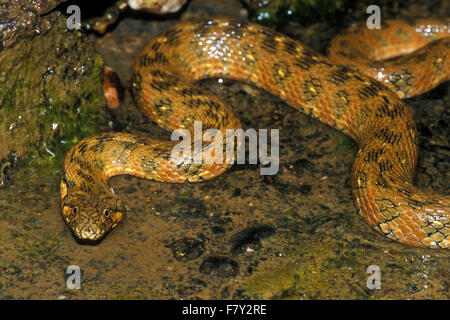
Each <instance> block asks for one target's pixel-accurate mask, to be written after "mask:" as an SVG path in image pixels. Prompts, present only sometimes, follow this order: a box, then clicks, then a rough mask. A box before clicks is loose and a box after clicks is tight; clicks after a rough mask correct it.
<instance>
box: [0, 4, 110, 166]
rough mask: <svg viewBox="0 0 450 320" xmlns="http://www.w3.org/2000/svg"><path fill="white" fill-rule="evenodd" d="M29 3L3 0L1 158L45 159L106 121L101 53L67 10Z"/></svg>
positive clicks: (0, 6)
mask: <svg viewBox="0 0 450 320" xmlns="http://www.w3.org/2000/svg"><path fill="white" fill-rule="evenodd" d="M57 2H58V1H57ZM30 3H32V1H28V0H16V1H13V2H11V1H7V2H6V1H3V0H0V161H1V160H2V159H5V158H7V157H8V156H9V155H11V154H12V153H14V154H16V155H18V156H23V155H25V154H27V155H28V156H29V157H32V158H33V159H36V160H38V163H43V162H45V161H43V160H48V159H53V158H54V157H55V154H58V153H64V152H65V151H67V150H68V148H69V147H70V146H71V145H73V144H74V143H76V142H77V141H79V140H80V139H81V138H83V137H85V136H88V135H90V134H92V133H94V132H95V131H96V130H97V128H98V126H99V124H100V123H104V122H105V121H106V112H105V108H104V106H105V100H104V97H103V93H102V89H101V75H102V68H103V60H102V58H101V56H100V55H99V54H98V53H97V52H96V51H95V50H94V46H93V44H92V43H91V41H90V40H89V39H88V38H87V37H86V36H85V35H84V34H83V33H82V32H81V31H78V30H67V29H66V17H65V16H64V15H63V14H61V13H60V12H58V11H52V12H50V13H48V14H46V15H43V16H39V14H38V10H36V8H35V7H34V6H33V5H31V4H30ZM0 174H1V173H0Z"/></svg>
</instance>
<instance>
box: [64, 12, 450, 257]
mask: <svg viewBox="0 0 450 320" xmlns="http://www.w3.org/2000/svg"><path fill="white" fill-rule="evenodd" d="M430 24H432V25H433V26H437V27H434V28H431V31H430V29H429V28H423V30H422V31H421V29H420V27H418V26H420V25H424V26H428V25H430ZM448 36H449V33H448V28H447V26H445V25H444V24H442V23H438V22H433V21H418V22H416V23H415V24H407V23H405V22H401V21H387V22H386V23H385V24H384V25H383V29H381V30H369V29H365V28H351V29H349V30H348V31H347V32H346V33H345V34H343V35H340V36H338V37H336V38H335V39H334V40H333V42H332V45H331V48H330V57H329V58H327V57H324V56H321V55H319V54H317V53H315V52H313V51H312V50H310V49H308V48H306V47H305V46H303V45H302V44H300V43H299V42H297V41H295V40H292V39H290V38H288V37H286V36H284V35H282V34H280V33H277V32H274V31H273V30H271V29H268V28H265V27H262V26H259V25H257V24H252V23H246V22H238V21H234V20H229V19H215V20H209V21H202V22H183V23H180V24H178V25H176V26H174V27H172V28H170V29H169V30H167V31H165V32H164V33H162V34H161V35H159V36H157V37H155V38H153V39H151V40H150V42H149V43H148V44H147V45H146V46H145V48H144V49H143V50H142V51H141V52H140V54H139V56H138V57H137V60H136V63H135V66H134V73H133V77H132V82H131V85H132V91H133V96H134V99H135V102H136V103H137V104H138V106H139V107H140V109H141V110H142V112H143V113H144V114H145V115H147V116H148V117H149V118H150V119H152V120H153V121H155V122H156V123H157V124H158V125H160V126H161V127H163V128H165V129H167V130H169V131H172V130H174V129H177V128H187V129H189V130H191V131H192V128H193V123H194V121H196V120H198V121H202V125H203V128H204V129H207V128H218V129H220V130H221V131H222V132H225V129H235V128H240V127H241V123H240V121H239V119H238V118H237V117H236V116H235V114H234V113H233V111H232V108H231V106H229V105H228V104H226V103H225V102H223V101H222V100H220V99H219V98H218V97H216V96H215V95H213V94H212V93H209V92H205V90H203V89H201V88H200V87H198V86H197V85H196V81H197V80H199V79H204V78H214V77H216V78H228V79H233V80H238V81H244V82H247V83H251V84H253V85H255V86H257V87H259V88H262V89H264V90H266V91H268V92H270V93H272V94H274V95H278V96H280V97H281V98H282V99H283V100H284V101H285V102H286V103H287V104H289V105H290V106H292V107H294V108H295V109H299V110H302V111H304V112H305V113H307V114H310V115H311V116H313V117H316V118H318V119H320V120H321V121H322V122H324V123H326V124H328V125H330V126H332V127H335V128H337V129H339V130H341V131H342V132H344V133H345V134H347V135H348V136H350V137H351V138H352V139H354V140H355V141H356V142H357V144H358V147H359V151H358V153H357V155H356V160H355V163H354V165H353V169H352V173H351V181H352V192H353V196H354V199H355V205H356V208H357V212H358V213H359V215H360V216H361V217H362V218H363V219H364V220H365V221H366V222H367V223H368V224H369V225H370V226H373V227H374V228H375V229H376V230H377V231H378V232H380V233H381V234H383V235H385V236H386V237H388V238H390V239H393V240H396V241H398V242H401V243H403V244H406V245H410V246H416V247H429V248H449V244H450V241H449V234H450V228H449V217H450V197H449V196H443V195H434V194H428V193H425V192H423V191H421V190H419V189H417V188H416V187H414V186H413V184H412V181H413V177H414V174H415V170H416V164H417V158H418V147H417V131H416V126H415V123H414V120H413V118H412V116H411V113H410V112H409V111H408V108H407V107H406V106H405V104H404V103H403V102H402V100H401V99H400V98H399V97H401V98H403V97H410V96H412V95H417V94H420V93H423V92H425V91H427V90H430V89H432V88H433V87H435V86H437V85H438V84H439V83H441V82H444V81H446V80H448V79H449V77H450V54H449V51H450V50H449V49H450V38H449V37H448ZM413 51H414V52H413ZM399 54H401V55H402V56H400V57H393V56H396V55H399ZM357 70H359V71H357ZM365 74H368V75H365ZM376 79H377V80H376ZM223 136H224V137H225V134H224V135H223ZM176 143H178V142H172V141H160V140H156V139H152V138H148V137H143V136H137V135H132V134H126V133H104V134H100V135H97V136H92V137H89V138H86V139H83V140H82V141H80V142H79V143H78V144H77V145H76V146H75V147H73V148H72V149H71V151H70V152H69V153H68V154H67V157H66V160H65V163H64V168H65V171H64V177H63V179H62V182H61V199H62V200H61V211H62V215H63V218H64V220H65V221H66V223H67V224H68V226H69V227H70V229H71V230H72V231H73V233H74V235H75V237H76V238H79V239H90V240H98V239H100V238H102V237H103V236H104V235H105V234H106V233H107V232H108V231H110V230H111V229H112V228H114V227H115V226H116V225H117V224H118V223H119V222H120V221H121V220H122V218H123V213H124V205H123V203H122V201H121V200H120V199H119V198H118V197H117V196H116V195H115V194H114V193H113V191H112V189H111V188H110V187H109V186H108V179H109V178H110V177H112V176H116V175H122V174H129V175H133V176H137V177H141V178H146V179H154V180H158V181H163V182H185V181H190V182H196V181H202V180H207V179H211V178H214V177H215V176H217V175H219V174H222V173H223V172H225V171H226V170H227V168H229V167H230V164H217V163H210V162H211V161H205V160H203V162H201V163H198V164H196V163H193V161H191V162H190V163H189V161H186V160H185V161H184V162H181V163H178V164H176V163H174V159H173V158H171V150H172V148H173V147H174V145H175V144H176Z"/></svg>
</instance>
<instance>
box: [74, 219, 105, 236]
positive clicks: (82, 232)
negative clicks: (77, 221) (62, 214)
mask: <svg viewBox="0 0 450 320" xmlns="http://www.w3.org/2000/svg"><path fill="white" fill-rule="evenodd" d="M75 233H76V234H77V236H78V237H79V238H80V239H82V240H98V239H100V238H101V236H102V233H101V232H100V230H99V228H98V227H96V226H95V225H93V224H92V223H91V222H86V223H84V224H83V225H81V227H77V228H76V230H75Z"/></svg>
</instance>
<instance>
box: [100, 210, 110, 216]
mask: <svg viewBox="0 0 450 320" xmlns="http://www.w3.org/2000/svg"><path fill="white" fill-rule="evenodd" d="M102 214H103V216H104V217H105V218H108V217H109V215H110V214H111V213H110V212H109V210H108V209H105V210H103V212H102Z"/></svg>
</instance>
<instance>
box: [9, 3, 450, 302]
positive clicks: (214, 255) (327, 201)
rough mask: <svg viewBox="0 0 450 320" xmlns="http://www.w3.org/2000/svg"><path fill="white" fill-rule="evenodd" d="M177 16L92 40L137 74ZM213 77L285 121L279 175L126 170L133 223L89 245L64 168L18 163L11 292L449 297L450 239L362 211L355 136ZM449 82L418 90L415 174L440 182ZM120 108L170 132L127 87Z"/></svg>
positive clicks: (267, 118) (141, 126)
mask: <svg viewBox="0 0 450 320" xmlns="http://www.w3.org/2000/svg"><path fill="white" fill-rule="evenodd" d="M194 3H196V4H197V2H196V1H194ZM199 3H200V4H201V3H202V2H201V1H199ZM191 5H192V4H191ZM197 5H198V4H197ZM238 9H239V8H238V6H236V7H233V6H230V8H228V9H227V10H229V11H230V14H232V13H233V10H238ZM188 13H189V11H188ZM173 23H175V20H169V21H162V22H154V21H151V22H150V21H144V20H140V19H130V18H127V19H123V20H122V21H121V22H120V23H119V24H118V25H117V26H116V27H115V28H114V29H113V31H112V32H111V33H109V34H107V35H105V36H103V37H101V38H98V37H94V36H93V38H94V39H95V41H96V43H97V47H98V50H99V51H100V53H101V54H102V55H103V56H104V59H105V63H106V64H107V65H109V66H111V67H113V68H114V69H116V70H117V72H118V74H119V76H120V77H121V79H122V82H123V83H124V84H125V85H127V84H128V80H129V78H130V74H131V66H132V65H133V62H134V57H135V56H136V54H137V52H138V51H139V50H140V48H142V46H143V45H144V44H145V41H146V40H147V39H149V38H150V37H151V35H152V34H154V33H156V32H157V31H158V30H162V29H164V28H167V27H168V26H169V25H171V24H173ZM314 28H316V29H317V28H318V29H319V31H320V30H322V29H323V26H320V25H319V27H317V25H316V26H315V27H311V28H309V29H306V30H303V32H300V31H298V30H297V31H294V32H293V33H292V34H293V35H294V36H295V34H299V33H302V36H301V37H300V38H302V41H305V39H304V38H305V37H306V38H307V37H308V35H310V34H312V33H314V30H315V29H314ZM330 32H331V31H330V30H327V31H326V32H324V38H329V37H330ZM316 34H317V32H316ZM316 37H317V38H320V34H319V35H318V36H316ZM306 41H308V40H306ZM309 41H310V42H308V45H310V46H312V47H314V49H316V50H321V49H322V44H320V43H318V41H319V40H309ZM202 83H203V85H204V87H205V88H207V89H209V90H213V91H214V92H217V94H219V95H220V96H221V97H223V98H224V99H225V100H226V101H228V102H230V103H231V104H232V105H233V106H236V110H237V113H238V114H239V117H240V118H241V120H242V122H243V124H244V127H245V128H255V129H258V128H279V129H280V171H279V173H278V174H277V175H275V176H265V177H263V176H261V175H260V173H259V167H258V166H255V165H235V166H234V167H233V168H232V169H231V170H230V171H229V172H227V173H226V174H224V175H222V176H220V177H218V178H216V179H213V180H211V181H207V182H203V183H199V184H165V183H158V182H153V181H146V180H142V179H138V178H134V177H129V176H121V177H116V178H114V179H113V180H112V181H111V183H112V186H113V187H114V189H115V191H116V193H117V194H119V195H120V196H121V197H122V199H124V200H125V202H126V204H127V207H128V213H127V216H126V219H125V222H124V223H123V224H122V225H121V226H119V227H118V228H117V229H115V230H113V231H112V232H111V233H110V234H109V235H108V236H107V237H106V238H105V239H104V241H102V242H101V243H100V244H99V245H98V246H85V245H80V244H78V243H77V242H76V241H75V240H74V238H73V237H72V235H71V233H70V231H69V229H68V228H67V227H66V226H65V225H64V222H63V221H62V219H61V217H60V214H59V190H58V184H59V178H60V171H58V170H54V168H53V169H46V170H48V171H45V170H44V169H35V168H18V169H16V170H13V171H12V172H11V178H10V179H11V184H10V185H9V186H8V188H6V189H0V298H4V299H5V298H6V299H7V298H19V299H21V298H25V299H41V298H44V299H58V298H60V299H79V298H87V299H105V298H106V299H117V298H125V299H130V298H138V299H140V298H149V299H167V298H175V299H181V298H183V299H196V298H201V299H228V298H263V299H269V298H270V299H273V298H286V299H290V298H297V299H324V298H332V299H354V298H356V299H374V298H375V299H380V298H382V299H421V298H432V299H448V298H449V289H448V286H449V279H450V277H449V270H450V259H449V258H450V253H449V252H448V250H446V251H443V250H440V251H439V250H427V249H417V248H409V247H406V246H404V245H401V244H397V243H394V242H392V241H390V240H388V239H385V238H383V237H382V236H380V235H379V234H378V233H376V232H375V231H374V230H373V229H372V228H370V227H368V226H367V225H366V224H365V223H364V222H363V221H362V220H361V218H360V217H359V216H357V214H356V212H355V208H354V205H353V199H352V196H351V193H350V186H349V176H350V170H351V167H352V164H353V159H354V156H355V153H356V146H355V145H354V143H353V142H352V141H351V140H350V139H348V138H347V137H345V136H344V135H343V134H341V133H339V132H337V131H335V130H334V129H331V128H329V127H327V126H325V125H323V124H321V123H320V122H318V121H316V120H313V119H311V118H309V117H307V116H304V115H302V114H301V113H298V112H296V111H295V110H293V109H291V108H289V107H288V106H286V105H285V104H284V103H282V102H281V101H280V100H279V99H278V98H277V97H273V96H271V95H269V94H266V93H265V92H262V91H260V90H258V89H255V88H253V87H251V86H248V85H245V84H239V83H233V82H229V81H225V82H224V83H222V84H220V83H218V82H217V80H207V81H204V82H202ZM449 89H450V84H449V83H446V84H444V85H442V86H440V87H438V88H436V89H435V90H433V91H432V92H430V93H428V94H426V95H423V96H421V97H418V98H414V99H409V100H408V101H406V103H407V105H408V107H410V110H411V111H412V112H413V114H414V117H415V119H416V122H417V124H418V128H419V132H420V147H421V158H420V163H419V169H418V176H417V184H418V185H419V186H421V187H424V188H432V189H433V190H434V191H436V192H439V193H448V188H449V184H448V181H449V179H448V172H449V170H448V169H449V165H450V161H449V157H450V152H449V146H448V141H449V136H450V134H449V129H448V121H449V119H450V117H449V111H448V105H449V101H450V90H449ZM113 115H114V116H115V128H117V129H120V130H123V131H126V132H144V133H145V134H150V135H152V136H157V137H165V138H166V139H168V137H169V135H168V134H167V133H166V132H164V131H163V130H161V129H159V128H157V127H156V126H155V125H153V124H151V123H149V122H147V121H146V120H145V119H143V117H142V116H141V115H140V114H139V112H138V111H137V110H136V108H135V106H134V105H133V103H132V101H131V98H130V96H129V93H128V92H127V94H126V97H125V101H124V103H123V105H122V107H121V109H120V110H118V111H115V112H114V114H113ZM105 130H106V128H105ZM61 166H62V164H56V168H61ZM70 265H77V266H79V267H80V269H81V290H69V289H68V288H67V286H66V280H67V277H68V275H67V274H66V269H67V268H68V267H69V266H70ZM370 265H376V266H378V267H379V269H380V270H381V289H378V290H377V289H375V290H371V289H368V287H367V278H368V277H369V276H370V274H368V273H367V268H368V267H369V266H370Z"/></svg>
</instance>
